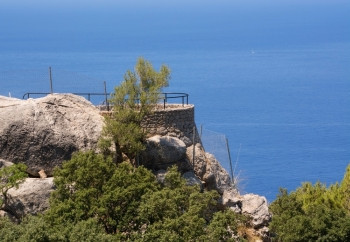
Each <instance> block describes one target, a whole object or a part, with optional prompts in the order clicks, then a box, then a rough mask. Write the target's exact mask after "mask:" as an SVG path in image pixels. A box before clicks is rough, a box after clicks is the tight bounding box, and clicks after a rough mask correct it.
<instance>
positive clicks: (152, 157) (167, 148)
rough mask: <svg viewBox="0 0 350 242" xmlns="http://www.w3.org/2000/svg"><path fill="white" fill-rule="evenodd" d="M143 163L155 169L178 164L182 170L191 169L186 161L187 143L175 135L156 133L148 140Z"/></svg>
mask: <svg viewBox="0 0 350 242" xmlns="http://www.w3.org/2000/svg"><path fill="white" fill-rule="evenodd" d="M141 164H142V165H144V166H145V167H147V168H149V169H153V170H161V169H165V170H166V169H167V168H168V167H169V166H172V165H175V164H176V165H178V167H179V169H180V170H188V169H190V167H188V166H189V164H188V162H187V161H186V144H185V143H184V142H183V141H182V140H180V139H178V138H175V137H171V136H160V135H156V136H153V137H151V138H148V139H147V141H146V150H145V151H144V152H143V154H142V159H141Z"/></svg>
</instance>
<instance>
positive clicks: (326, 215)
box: [270, 167, 350, 241]
mask: <svg viewBox="0 0 350 242" xmlns="http://www.w3.org/2000/svg"><path fill="white" fill-rule="evenodd" d="M347 189H349V167H348V169H347V171H346V174H345V176H344V179H343V181H342V183H341V185H340V186H339V185H338V184H335V185H331V186H330V187H328V188H327V187H326V186H325V185H324V184H322V183H320V182H317V183H316V184H315V185H312V184H311V183H309V182H307V183H303V184H302V186H301V187H299V188H298V189H297V190H296V191H294V192H291V193H288V192H287V190H286V189H281V190H280V194H279V195H278V197H277V199H276V200H275V201H274V202H273V203H272V204H271V205H270V210H271V212H272V213H273V217H272V222H271V223H270V229H271V232H272V234H275V237H274V239H275V240H277V241H350V211H349V209H348V207H347V202H348V200H347V198H346V197H348V196H349V195H348V193H347V192H346V191H348V190H347Z"/></svg>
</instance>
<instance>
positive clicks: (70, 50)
mask: <svg viewBox="0 0 350 242" xmlns="http://www.w3.org/2000/svg"><path fill="white" fill-rule="evenodd" d="M338 2H342V1H338ZM225 4H228V3H227V2H226V3H225ZM298 6H299V7H300V6H301V8H298ZM47 8H49V7H47ZM5 10H6V11H5ZM143 10H144V11H142V9H141V8H140V9H137V11H136V12H135V11H131V10H130V8H127V7H125V9H124V11H121V10H118V11H116V13H113V11H111V10H106V9H103V10H101V9H97V10H94V9H89V10H86V12H84V11H77V12H74V11H66V10H62V9H61V10H55V11H56V12H53V13H50V14H51V15H49V14H48V13H47V12H45V11H39V10H38V11H37V12H35V13H32V12H31V13H29V12H26V11H25V9H24V8H23V9H20V10H18V9H15V8H11V7H8V9H0V34H1V35H0V95H5V96H8V95H11V96H13V97H18V98H22V95H23V94H24V93H26V92H47V91H49V90H50V89H49V81H48V80H49V79H48V67H49V66H51V67H52V71H53V72H52V74H53V83H54V91H55V92H103V81H106V82H107V88H108V91H112V90H113V87H114V86H115V85H118V84H119V83H120V81H121V80H122V79H123V75H124V73H125V71H126V70H128V69H132V68H133V66H134V64H135V62H136V59H137V57H139V56H144V57H145V58H146V59H149V60H150V61H151V62H152V63H153V64H154V66H155V67H157V68H158V67H159V66H160V64H162V63H166V64H167V65H168V66H169V67H170V68H171V70H172V79H171V81H170V86H169V87H168V88H167V89H166V90H165V91H167V92H186V93H188V94H189V95H190V98H189V102H190V103H193V104H194V105H195V107H196V109H195V115H196V122H197V126H198V127H199V126H200V125H203V130H204V131H205V130H210V131H214V132H217V133H220V134H225V135H226V137H227V138H228V140H229V144H230V150H231V156H232V160H233V162H234V163H235V162H236V161H237V167H236V169H235V173H239V177H240V180H241V183H240V186H241V189H242V192H245V193H250V192H252V193H257V194H260V195H264V196H266V197H267V198H268V200H269V201H272V200H274V199H275V198H276V194H277V193H278V189H279V187H285V188H288V189H289V190H293V189H295V188H296V187H298V186H299V185H300V184H301V182H303V181H311V182H316V181H318V180H319V181H321V182H324V183H326V184H327V185H329V184H331V183H335V182H337V181H341V179H342V177H343V174H344V171H345V168H346V166H347V165H348V164H349V163H350V108H349V107H350V32H349V29H350V21H349V20H350V17H349V16H348V15H347V13H348V12H347V11H348V10H350V6H349V4H346V3H343V5H342V4H341V3H339V4H334V5H332V4H329V5H327V4H323V5H322V4H321V5H320V6H317V8H316V9H315V7H314V6H311V5H310V6H309V5H305V6H304V5H303V4H302V3H300V5H297V6H284V5H281V4H280V5H279V8H278V9H273V8H270V9H268V10H266V11H265V12H264V11H261V10H259V9H258V8H248V6H246V5H244V6H241V7H239V6H236V8H235V7H234V6H231V5H230V7H229V6H227V7H226V8H225V9H220V8H219V7H218V6H215V7H210V6H206V5H205V6H203V7H202V8H199V9H197V11H196V12H191V11H190V10H188V9H187V10H184V9H181V8H170V7H169V8H166V7H163V10H164V11H161V10H157V11H155V12H154V11H153V10H152V11H151V10H150V9H148V8H144V9H143ZM20 16H21V17H20ZM48 16H50V18H46V17H48ZM63 16H64V17H63ZM88 16H94V18H93V20H92V19H89V18H88ZM179 16H180V17H179ZM296 16H298V17H296ZM43 19H45V20H47V22H45V21H42V20H43ZM15 20H16V21H15ZM6 21H7V22H6ZM218 136H220V135H218ZM218 144H219V146H225V143H224V142H221V143H220V142H219V141H218ZM240 147H241V148H240ZM238 155H239V156H238ZM223 165H224V166H225V167H226V168H227V169H228V165H227V161H223Z"/></svg>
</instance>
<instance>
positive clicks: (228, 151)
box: [226, 138, 234, 181]
mask: <svg viewBox="0 0 350 242" xmlns="http://www.w3.org/2000/svg"><path fill="white" fill-rule="evenodd" d="M226 148H227V153H228V159H229V162H230V169H231V179H232V181H233V179H234V178H233V169H232V160H231V152H230V147H229V145H228V139H227V138H226Z"/></svg>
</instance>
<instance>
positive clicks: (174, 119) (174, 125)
mask: <svg viewBox="0 0 350 242" xmlns="http://www.w3.org/2000/svg"><path fill="white" fill-rule="evenodd" d="M142 127H143V128H144V129H146V131H147V133H148V137H152V136H155V135H161V136H164V135H169V136H172V137H176V138H179V139H180V140H182V141H183V142H184V143H185V144H186V146H187V147H189V146H191V145H192V143H193V130H195V143H200V139H199V135H198V131H197V128H196V124H195V120H194V105H184V106H182V105H169V104H168V105H167V107H166V108H165V109H161V108H158V109H157V110H155V112H154V113H153V114H152V115H150V116H147V117H146V118H145V119H144V121H143V122H142Z"/></svg>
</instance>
